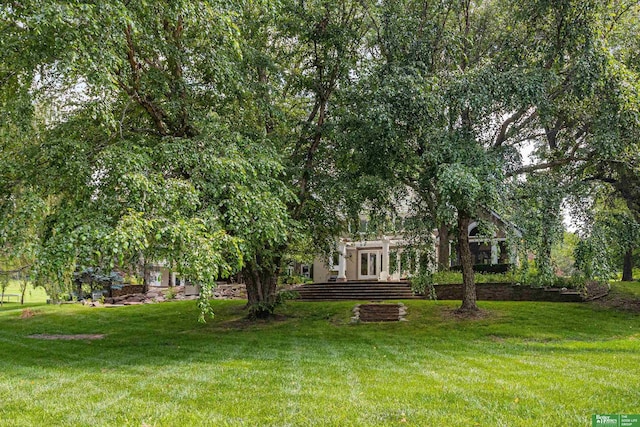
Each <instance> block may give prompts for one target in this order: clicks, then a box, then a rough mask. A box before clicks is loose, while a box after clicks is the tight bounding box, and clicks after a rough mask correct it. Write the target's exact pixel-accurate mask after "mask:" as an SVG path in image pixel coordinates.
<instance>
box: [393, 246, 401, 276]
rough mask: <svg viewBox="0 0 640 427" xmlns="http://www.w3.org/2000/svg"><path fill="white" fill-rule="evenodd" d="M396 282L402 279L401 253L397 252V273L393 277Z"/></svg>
mask: <svg viewBox="0 0 640 427" xmlns="http://www.w3.org/2000/svg"><path fill="white" fill-rule="evenodd" d="M393 278H394V280H400V279H401V278H402V265H401V261H400V251H398V250H396V272H395V274H394V275H393Z"/></svg>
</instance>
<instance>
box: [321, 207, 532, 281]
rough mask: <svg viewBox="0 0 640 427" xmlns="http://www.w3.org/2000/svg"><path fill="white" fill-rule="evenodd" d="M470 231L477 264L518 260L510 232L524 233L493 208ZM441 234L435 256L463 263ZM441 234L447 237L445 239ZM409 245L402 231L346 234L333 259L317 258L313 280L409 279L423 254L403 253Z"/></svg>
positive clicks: (451, 263) (436, 234) (436, 240)
mask: <svg viewBox="0 0 640 427" xmlns="http://www.w3.org/2000/svg"><path fill="white" fill-rule="evenodd" d="M365 221H366V220H365ZM481 223H484V225H487V224H488V225H489V227H488V228H491V229H493V233H492V235H491V236H487V235H483V233H482V229H483V227H482V226H481ZM365 227H366V224H365ZM484 228H487V227H484ZM468 233H469V245H470V249H471V254H472V257H473V261H474V264H490V265H496V264H503V265H504V264H510V263H511V264H513V263H515V262H516V258H515V257H516V255H515V251H514V248H513V247H511V246H510V243H509V239H508V237H509V235H510V234H511V235H514V236H516V237H522V232H521V231H520V230H519V229H518V228H517V227H516V226H514V225H513V224H511V223H509V222H508V221H505V220H504V219H502V218H501V217H500V216H499V215H498V214H497V213H495V212H494V211H491V210H489V211H486V212H485V213H482V214H481V215H479V218H478V220H477V221H474V222H472V223H471V224H470V225H469V230H468ZM441 234H444V233H443V232H442V230H434V231H433V232H432V238H433V239H432V240H433V242H434V247H433V252H432V253H431V255H432V257H431V258H433V259H445V260H447V261H448V264H449V266H451V267H453V266H457V265H459V264H460V256H459V254H458V251H456V248H455V245H454V243H453V241H452V240H453V239H450V238H449V237H448V236H441ZM441 237H443V238H444V239H446V240H444V241H442V242H441ZM408 246H409V245H408V242H407V241H406V240H405V239H404V237H403V235H402V234H401V233H392V234H388V235H379V236H376V237H374V238H372V239H365V238H364V233H363V234H362V237H361V239H360V240H358V239H354V238H352V237H346V236H343V237H341V238H340V239H339V240H338V242H337V250H336V251H335V252H334V253H333V254H332V256H330V259H329V260H324V259H316V260H315V261H314V263H313V269H312V271H313V281H314V282H316V283H324V282H329V281H339V282H342V281H349V280H378V281H396V280H401V279H405V278H407V277H409V276H411V275H412V274H413V273H415V272H416V271H417V265H418V262H419V259H420V253H419V252H417V251H413V252H412V253H411V254H410V256H407V255H408V254H404V253H403V252H404V250H405V248H406V247H408ZM441 251H446V255H445V254H443V256H442V257H441V256H440V255H441V254H440V252H441Z"/></svg>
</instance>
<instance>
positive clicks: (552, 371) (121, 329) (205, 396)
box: [0, 301, 640, 426]
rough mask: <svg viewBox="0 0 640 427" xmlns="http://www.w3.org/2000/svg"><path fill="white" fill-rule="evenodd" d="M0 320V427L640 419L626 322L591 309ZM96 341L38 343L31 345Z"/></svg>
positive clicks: (42, 315)
mask: <svg viewBox="0 0 640 427" xmlns="http://www.w3.org/2000/svg"><path fill="white" fill-rule="evenodd" d="M242 304H243V303H242V302H231V301H221V302H215V309H216V313H217V317H216V318H215V319H214V320H212V321H209V322H208V323H207V324H204V325H203V324H199V323H197V322H196V317H197V316H196V315H197V313H196V307H195V303H194V302H193V301H187V302H174V303H165V304H155V305H146V306H132V307H123V308H89V307H83V306H80V305H62V306H51V305H41V306H38V307H35V308H34V307H31V310H34V311H35V315H34V316H33V317H31V318H24V319H21V318H20V315H21V313H22V310H21V308H20V307H17V306H16V305H15V304H14V305H12V306H5V308H4V309H0V343H1V344H0V425H2V426H14V425H15V426H18V425H19V426H39V425H61V426H63V425H64V426H72V425H78V426H88V425H91V426H101V425H109V426H121V425H132V426H192V425H211V426H225V425H234V426H235V425H242V426H265V425H273V426H306V425H318V426H325V425H335V426H363V425H413V426H436V425H446V426H474V425H479V426H534V425H535V426H590V425H591V421H590V419H591V415H592V414H596V413H606V414H611V413H627V414H629V413H640V316H639V315H638V314H637V313H635V314H634V313H631V312H625V311H616V310H610V309H606V308H603V307H602V306H599V305H596V304H557V303H556V304H554V303H526V302H513V303H505V302H495V303H481V306H482V307H483V308H484V309H485V310H487V311H488V313H489V314H488V316H487V317H485V318H483V319H479V320H459V319H456V318H455V317H453V316H452V315H451V314H450V310H451V308H453V307H455V306H456V305H457V304H458V303H456V302H449V301H446V302H433V301H407V302H406V305H407V306H408V320H409V321H408V322H402V323H384V324H359V325H352V324H350V323H349V318H350V316H351V309H352V308H353V306H354V303H348V302H345V303H289V304H288V305H287V307H285V308H284V309H283V310H282V311H281V312H280V314H281V315H282V316H281V317H282V318H281V319H279V320H275V321H270V322H259V323H249V322H247V321H244V320H243V319H242V316H243V315H244V313H243V311H242ZM45 333H46V334H96V333H102V334H106V337H105V338H104V339H102V340H96V341H87V340H84V341H46V340H37V339H32V338H29V337H28V336H29V335H31V334H45Z"/></svg>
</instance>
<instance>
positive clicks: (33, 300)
mask: <svg viewBox="0 0 640 427" xmlns="http://www.w3.org/2000/svg"><path fill="white" fill-rule="evenodd" d="M4 293H5V294H12V295H18V304H16V298H15V297H11V298H7V297H5V299H4V301H9V300H10V301H9V304H8V305H9V306H15V305H19V301H20V296H19V295H20V294H21V293H22V291H21V290H20V285H19V282H18V281H16V280H11V281H9V286H8V287H7V289H6V290H5V291H4ZM47 298H48V297H47V293H46V292H45V290H44V289H43V288H41V287H37V288H34V287H33V286H32V285H30V284H29V285H27V291H26V292H25V293H24V303H25V304H42V303H44V302H46V301H47Z"/></svg>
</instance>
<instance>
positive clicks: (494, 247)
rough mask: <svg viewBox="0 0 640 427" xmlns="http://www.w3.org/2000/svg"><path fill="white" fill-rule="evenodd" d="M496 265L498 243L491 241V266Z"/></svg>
mask: <svg viewBox="0 0 640 427" xmlns="http://www.w3.org/2000/svg"><path fill="white" fill-rule="evenodd" d="M497 263H498V242H497V241H496V240H491V264H494V265H495V264H497Z"/></svg>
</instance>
